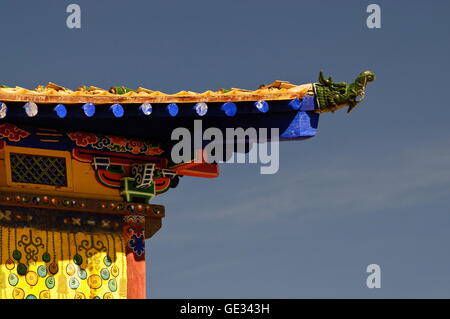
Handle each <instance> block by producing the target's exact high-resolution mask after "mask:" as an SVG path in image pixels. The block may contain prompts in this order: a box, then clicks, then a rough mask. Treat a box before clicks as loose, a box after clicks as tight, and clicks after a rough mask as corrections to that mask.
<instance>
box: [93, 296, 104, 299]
mask: <svg viewBox="0 0 450 319" xmlns="http://www.w3.org/2000/svg"><path fill="white" fill-rule="evenodd" d="M93 299H102V298H100V297H99V296H95V297H94V298H93Z"/></svg>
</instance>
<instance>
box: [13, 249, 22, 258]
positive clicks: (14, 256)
mask: <svg viewBox="0 0 450 319" xmlns="http://www.w3.org/2000/svg"><path fill="white" fill-rule="evenodd" d="M13 258H14V259H15V260H17V261H19V260H20V258H22V253H21V252H20V251H18V250H17V249H16V250H14V251H13Z"/></svg>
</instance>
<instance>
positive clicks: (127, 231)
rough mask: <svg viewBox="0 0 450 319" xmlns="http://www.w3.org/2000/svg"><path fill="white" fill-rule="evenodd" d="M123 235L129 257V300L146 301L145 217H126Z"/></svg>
mask: <svg viewBox="0 0 450 319" xmlns="http://www.w3.org/2000/svg"><path fill="white" fill-rule="evenodd" d="M124 222H125V224H124V227H123V235H124V237H125V252H126V255H127V258H126V259H127V282H128V289H127V298H128V299H145V298H147V295H146V277H145V275H146V274H145V236H144V229H145V217H144V216H137V215H128V216H125V217H124Z"/></svg>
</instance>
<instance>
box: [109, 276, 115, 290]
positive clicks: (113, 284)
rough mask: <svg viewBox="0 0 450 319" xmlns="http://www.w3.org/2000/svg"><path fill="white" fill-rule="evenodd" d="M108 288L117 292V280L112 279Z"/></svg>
mask: <svg viewBox="0 0 450 319" xmlns="http://www.w3.org/2000/svg"><path fill="white" fill-rule="evenodd" d="M108 288H109V290H111V291H112V292H115V291H117V281H116V279H115V278H113V279H111V280H110V281H108Z"/></svg>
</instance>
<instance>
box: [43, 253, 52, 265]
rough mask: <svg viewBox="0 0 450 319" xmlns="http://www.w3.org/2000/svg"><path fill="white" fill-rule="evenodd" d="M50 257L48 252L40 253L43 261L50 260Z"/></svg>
mask: <svg viewBox="0 0 450 319" xmlns="http://www.w3.org/2000/svg"><path fill="white" fill-rule="evenodd" d="M50 259H51V256H50V254H49V253H47V252H45V253H43V254H42V260H43V261H44V262H46V263H48V262H49V261H50Z"/></svg>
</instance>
